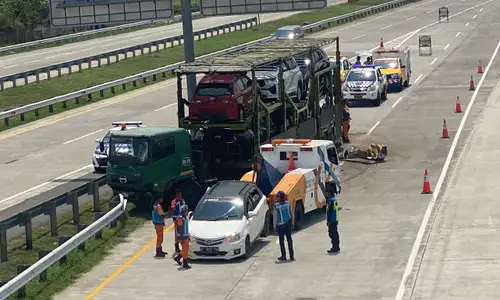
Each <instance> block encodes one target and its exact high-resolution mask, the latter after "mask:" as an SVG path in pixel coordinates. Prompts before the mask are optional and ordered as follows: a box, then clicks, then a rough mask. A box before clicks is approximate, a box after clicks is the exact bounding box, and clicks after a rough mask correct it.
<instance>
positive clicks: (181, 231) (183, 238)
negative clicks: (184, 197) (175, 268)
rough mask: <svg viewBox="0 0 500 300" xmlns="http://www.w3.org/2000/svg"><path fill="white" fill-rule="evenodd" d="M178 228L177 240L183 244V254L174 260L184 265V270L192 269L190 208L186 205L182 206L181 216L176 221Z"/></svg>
mask: <svg viewBox="0 0 500 300" xmlns="http://www.w3.org/2000/svg"><path fill="white" fill-rule="evenodd" d="M176 222H177V228H176V235H177V239H178V240H179V241H180V244H181V253H180V254H177V256H176V257H174V260H175V261H176V262H177V263H178V264H179V265H182V267H183V268H184V269H190V268H191V266H190V265H188V254H189V241H190V240H191V238H190V236H189V220H188V206H187V205H186V204H184V205H182V206H181V215H180V217H178V218H177V219H176ZM181 258H182V263H181Z"/></svg>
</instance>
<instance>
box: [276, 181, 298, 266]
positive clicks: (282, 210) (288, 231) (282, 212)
mask: <svg viewBox="0 0 500 300" xmlns="http://www.w3.org/2000/svg"><path fill="white" fill-rule="evenodd" d="M276 198H277V202H276V203H275V204H274V216H273V218H274V229H275V230H276V232H277V233H278V236H279V242H280V250H281V256H280V257H278V260H279V261H284V260H286V250H285V236H286V241H287V243H288V251H289V252H290V260H295V258H294V255H293V254H294V253H293V241H292V208H291V206H290V203H289V202H288V201H286V200H285V192H283V191H279V192H278V193H277V194H276Z"/></svg>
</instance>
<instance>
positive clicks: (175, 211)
mask: <svg viewBox="0 0 500 300" xmlns="http://www.w3.org/2000/svg"><path fill="white" fill-rule="evenodd" d="M184 204H186V203H185V202H184V199H183V198H182V193H181V191H180V190H175V199H174V200H172V202H170V209H171V210H172V221H173V224H174V228H175V230H176V232H177V228H176V226H177V222H176V220H177V218H178V217H180V216H181V207H182V206H183V205H184ZM174 247H175V253H180V252H181V250H180V249H179V240H178V239H177V235H174Z"/></svg>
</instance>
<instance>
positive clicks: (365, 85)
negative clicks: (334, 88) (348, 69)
mask: <svg viewBox="0 0 500 300" xmlns="http://www.w3.org/2000/svg"><path fill="white" fill-rule="evenodd" d="M374 83H375V81H346V82H345V85H346V86H347V87H350V88H368V87H370V86H372V85H373V84H374Z"/></svg>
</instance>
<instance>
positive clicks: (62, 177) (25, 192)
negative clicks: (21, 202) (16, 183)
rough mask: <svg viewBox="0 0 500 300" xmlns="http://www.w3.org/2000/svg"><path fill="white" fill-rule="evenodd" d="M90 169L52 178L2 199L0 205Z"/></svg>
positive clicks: (88, 166) (89, 166)
mask: <svg viewBox="0 0 500 300" xmlns="http://www.w3.org/2000/svg"><path fill="white" fill-rule="evenodd" d="M91 167H92V165H87V166H85V167H81V168H80V169H78V170H74V171H72V172H69V173H66V174H64V175H62V176H59V177H57V178H54V179H52V180H50V181H47V182H44V183H42V184H39V185H37V186H34V187H32V188H30V189H27V190H25V191H23V192H20V193H17V194H15V195H12V196H10V197H8V198H5V199H2V200H0V203H3V202H6V201H9V200H11V199H14V198H17V197H19V196H22V195H24V194H27V193H29V192H31V191H34V190H36V189H39V188H41V187H44V186H46V185H47V184H50V183H53V182H54V181H57V180H60V179H64V178H65V177H68V176H71V175H73V174H75V173H78V172H80V171H83V170H85V169H87V168H91Z"/></svg>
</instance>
